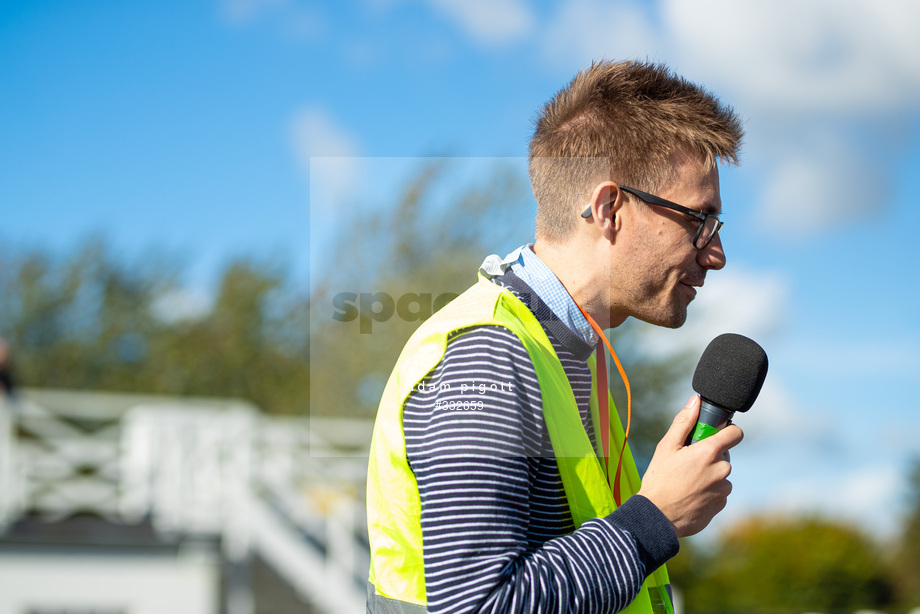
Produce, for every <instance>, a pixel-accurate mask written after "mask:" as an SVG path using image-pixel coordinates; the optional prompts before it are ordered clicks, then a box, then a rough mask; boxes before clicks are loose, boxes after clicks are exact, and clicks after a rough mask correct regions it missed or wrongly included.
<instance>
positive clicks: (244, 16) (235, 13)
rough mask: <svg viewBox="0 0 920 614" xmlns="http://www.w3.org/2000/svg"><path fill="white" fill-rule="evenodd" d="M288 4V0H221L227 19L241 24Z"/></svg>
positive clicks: (222, 9) (221, 6)
mask: <svg viewBox="0 0 920 614" xmlns="http://www.w3.org/2000/svg"><path fill="white" fill-rule="evenodd" d="M287 4H288V0H221V3H220V8H221V13H222V14H223V16H224V18H225V19H227V20H228V21H230V22H231V23H237V24H241V23H247V22H250V21H252V20H254V19H256V18H258V17H260V16H261V15H263V14H265V13H267V12H270V11H273V10H275V9H278V8H281V7H283V6H285V5H287Z"/></svg>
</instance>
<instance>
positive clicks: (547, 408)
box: [367, 277, 673, 614]
mask: <svg viewBox="0 0 920 614" xmlns="http://www.w3.org/2000/svg"><path fill="white" fill-rule="evenodd" d="M484 325H491V326H503V327H505V328H507V329H509V330H510V331H511V332H513V333H514V334H515V335H516V336H517V337H518V339H520V340H521V342H522V343H523V345H524V347H525V349H526V350H527V353H528V355H529V356H530V358H531V360H532V361H533V365H534V368H535V370H536V372H537V379H538V380H539V384H540V392H541V396H542V401H543V416H544V419H545V420H546V426H547V431H548V432H549V435H550V441H551V442H552V445H553V451H554V453H555V456H556V462H557V464H558V466H559V474H560V476H561V478H562V484H563V487H564V490H565V494H566V499H567V502H568V505H569V509H570V511H571V515H572V521H573V523H574V525H575V527H576V528H578V527H580V526H581V525H582V524H583V523H584V522H586V521H588V520H590V519H593V518H601V517H604V516H607V515H608V514H610V513H611V512H613V511H614V510H615V509H616V503H615V502H614V500H613V494H612V493H611V491H610V487H609V486H608V484H607V472H608V471H611V470H613V471H615V470H616V462H617V455H616V454H613V453H612V452H613V451H617V452H618V451H619V450H620V449H621V448H622V447H623V445H624V441H623V426H622V424H621V423H620V420H619V418H618V416H617V415H616V411H615V409H614V405H613V400H612V399H611V400H610V403H609V407H610V408H611V420H610V442H611V454H610V458H611V463H612V468H611V467H607V468H604V467H603V466H602V463H601V462H600V461H599V460H598V456H599V455H598V451H597V450H596V449H595V448H594V447H592V444H591V441H590V439H589V438H588V434H587V433H586V432H585V428H584V425H583V424H582V421H581V416H580V415H579V412H578V405H577V403H576V401H575V395H574V393H573V392H572V387H571V385H570V384H569V381H568V378H567V377H566V375H565V371H563V369H562V364H561V363H560V362H559V359H558V357H557V356H556V352H555V351H554V350H553V347H552V344H551V343H550V340H549V338H548V337H547V336H546V332H545V331H544V330H543V327H542V326H541V325H540V323H539V322H538V321H537V319H536V318H535V317H534V315H533V313H532V312H531V311H530V310H529V309H528V308H527V306H526V305H524V304H523V303H522V302H521V301H520V300H518V299H517V297H515V296H514V295H513V294H512V293H511V292H510V291H508V290H506V289H504V288H502V287H500V286H498V285H496V284H494V283H492V282H491V281H489V280H487V279H485V278H484V277H480V279H479V281H478V283H477V284H476V285H474V286H473V287H472V288H470V289H469V290H467V291H466V292H464V293H463V294H462V295H460V296H459V297H458V298H456V299H455V300H454V301H452V302H451V303H450V304H449V305H447V306H446V307H445V308H443V309H441V310H440V311H438V312H437V313H436V314H434V315H433V316H432V317H431V318H429V319H428V320H426V321H425V322H424V323H423V324H422V326H420V327H419V329H418V330H417V331H416V332H415V334H413V335H412V338H410V339H409V342H408V343H407V344H406V346H405V348H403V351H402V353H401V354H400V357H399V360H398V361H397V362H396V367H395V368H394V369H393V373H392V374H391V375H390V379H389V381H388V382H387V385H386V388H385V390H384V393H383V397H382V399H381V401H380V407H379V408H378V411H377V421H376V424H375V425H374V435H373V439H372V441H371V450H370V460H369V464H368V475H367V519H368V537H369V540H370V545H371V568H370V574H369V594H368V612H369V613H370V612H374V613H378V614H379V613H386V614H390V613H391V612H392V613H395V612H405V613H406V614H417V613H420V612H424V611H425V605H426V603H427V602H426V597H425V564H424V557H423V552H422V528H421V502H420V499H419V493H418V483H417V482H416V480H415V475H414V474H413V473H412V470H411V469H410V468H409V463H408V460H407V458H406V442H405V435H404V433H403V426H402V415H403V409H404V407H405V403H406V400H407V399H408V397H409V395H410V394H411V393H412V391H413V390H414V389H415V387H416V386H417V385H418V384H419V383H420V382H421V381H422V380H423V379H424V378H425V377H426V376H427V375H428V374H429V373H430V372H431V371H432V370H433V369H434V368H435V367H436V366H437V365H438V364H439V363H440V361H441V359H442V358H443V357H444V353H445V351H446V349H447V340H448V339H449V338H450V337H451V334H452V333H457V332H458V331H462V330H463V329H467V328H470V327H473V326H484ZM588 364H589V366H590V368H591V372H592V393H591V401H590V408H591V412H592V419H593V420H594V424H599V422H598V406H597V390H596V377H593V375H594V369H595V362H594V357H593V356H592V357H591V359H590V360H589V361H588ZM608 394H609V393H608ZM597 439H600V438H599V437H598V438H597ZM622 471H623V474H622V475H621V477H620V483H621V489H622V494H623V500H625V499H627V498H628V497H629V496H631V495H633V494H634V493H636V492H637V491H638V490H639V474H638V471H637V470H636V465H635V462H634V460H633V457H632V453H631V452H630V450H629V448H628V447H627V449H626V452H625V454H624V456H623V469H622ZM667 585H668V575H667V570H666V569H665V567H664V566H662V567H660V568H659V569H657V570H656V571H654V572H653V573H652V574H651V575H650V576H649V577H648V578H647V579H646V581H645V583H644V584H643V586H642V588H641V589H640V591H639V594H638V595H637V596H636V598H635V599H634V600H633V601H632V602H631V603H630V604H629V606H627V607H626V609H624V610H622V611H623V612H626V613H628V614H640V613H641V614H653V613H657V612H668V613H673V610H672V609H671V603H670V599H669V598H668V596H667V593H666V588H667ZM400 606H405V609H399V608H400ZM419 608H421V609H419Z"/></svg>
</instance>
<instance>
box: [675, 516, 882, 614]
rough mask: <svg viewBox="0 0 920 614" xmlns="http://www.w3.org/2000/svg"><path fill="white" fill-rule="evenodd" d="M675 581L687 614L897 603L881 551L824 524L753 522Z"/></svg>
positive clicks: (692, 560)
mask: <svg viewBox="0 0 920 614" xmlns="http://www.w3.org/2000/svg"><path fill="white" fill-rule="evenodd" d="M672 581H674V583H675V584H676V585H678V586H680V587H681V588H682V589H683V590H684V595H685V602H686V610H687V611H688V612H726V613H727V612H803V611H818V612H852V611H855V610H858V609H864V608H883V607H885V606H888V605H890V604H891V603H892V601H893V588H892V585H891V581H890V579H889V574H888V568H887V566H886V565H885V563H884V561H883V560H882V558H881V557H880V555H879V553H878V551H877V549H876V546H875V545H874V544H873V543H872V542H871V541H870V540H869V539H868V538H867V537H866V536H864V535H863V534H862V533H860V532H859V531H858V530H856V529H855V528H853V527H850V526H847V525H845V524H841V523H837V522H833V521H829V520H823V519H819V518H789V519H768V518H757V517H755V518H751V519H748V520H746V521H744V522H742V523H740V524H738V525H737V526H735V527H734V528H733V529H732V530H730V531H729V532H727V533H726V534H725V535H724V536H723V537H722V539H721V540H720V543H719V544H718V546H717V547H716V548H715V549H714V550H713V552H712V553H711V554H699V553H694V552H691V553H689V557H687V558H686V559H684V560H683V561H681V563H680V564H679V565H675V566H674V569H673V573H672Z"/></svg>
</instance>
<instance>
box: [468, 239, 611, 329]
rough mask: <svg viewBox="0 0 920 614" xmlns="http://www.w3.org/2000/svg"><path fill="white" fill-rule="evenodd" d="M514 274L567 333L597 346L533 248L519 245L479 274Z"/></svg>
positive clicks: (578, 312) (565, 292) (487, 263)
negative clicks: (563, 326)
mask: <svg viewBox="0 0 920 614" xmlns="http://www.w3.org/2000/svg"><path fill="white" fill-rule="evenodd" d="M509 267H510V268H511V270H512V271H514V274H515V275H517V276H518V277H519V278H520V279H521V281H523V282H524V283H525V284H527V285H528V286H530V288H531V289H532V290H533V291H534V292H536V294H537V296H539V297H540V300H542V301H543V302H544V303H546V306H547V307H549V308H550V310H552V312H553V313H554V314H556V317H557V318H559V319H560V320H561V321H562V322H564V323H565V325H566V326H568V327H569V329H570V330H572V331H573V332H575V334H577V335H578V336H579V337H580V338H581V339H582V340H583V341H584V342H585V343H588V344H589V345H595V344H597V333H595V332H594V329H592V328H591V325H590V324H588V320H587V319H585V316H584V315H583V314H582V313H581V310H580V309H578V305H576V304H575V301H574V299H572V296H571V295H570V294H569V292H568V290H566V289H565V286H563V285H562V282H561V281H559V278H558V277H556V274H555V273H553V272H552V271H551V270H550V268H549V267H548V266H546V264H545V263H544V262H543V261H542V260H540V257H539V256H537V255H536V254H535V253H534V252H533V244H532V243H531V244H528V245H522V246H521V247H519V248H517V249H516V250H514V251H513V252H511V253H510V254H508V255H507V256H505V257H504V258H499V257H498V256H495V255H492V256H489V257H488V258H486V259H485V262H483V263H482V266H481V267H480V268H479V271H480V272H481V273H482V274H483V275H485V276H486V277H488V278H490V279H491V278H492V277H496V276H498V275H501V274H502V273H504V272H505V271H507V270H508V268H509Z"/></svg>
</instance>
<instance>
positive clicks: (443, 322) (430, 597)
mask: <svg viewBox="0 0 920 614" xmlns="http://www.w3.org/2000/svg"><path fill="white" fill-rule="evenodd" d="M741 138H742V130H741V126H740V122H739V120H738V118H737V117H736V115H735V114H734V112H733V111H732V110H731V109H730V108H728V107H726V106H725V105H723V104H721V103H720V102H719V101H718V100H716V99H715V98H714V97H713V96H712V95H711V94H709V93H708V92H707V91H705V90H704V89H702V88H701V87H699V86H697V85H695V84H692V83H689V82H687V81H686V80H684V79H682V78H681V77H678V76H676V75H674V74H673V73H672V72H671V71H669V70H668V69H667V68H666V67H664V66H661V65H655V64H651V63H642V62H616V63H615V62H607V61H603V62H598V63H595V64H593V65H592V66H591V67H590V68H587V69H586V70H583V71H581V72H580V73H578V75H576V76H575V78H574V79H573V80H572V81H571V83H569V84H568V85H567V86H566V87H564V88H563V89H562V90H560V91H559V92H558V93H557V94H556V95H555V96H554V97H553V98H552V99H551V100H550V101H549V102H548V103H547V104H546V105H545V107H544V108H543V109H542V112H541V114H540V116H539V118H538V119H537V121H536V130H535V132H534V136H533V139H532V140H531V142H530V179H531V184H532V187H533V193H534V196H535V198H536V202H537V216H536V240H535V242H534V243H533V244H530V245H525V246H522V247H521V248H519V249H517V250H515V251H514V252H513V253H512V254H510V255H509V256H507V257H506V258H504V259H502V258H499V257H496V256H492V257H490V258H488V259H486V261H485V262H484V263H483V266H482V268H481V269H480V272H479V281H478V283H476V284H475V285H474V286H473V287H472V288H471V289H469V290H468V291H467V292H465V293H464V294H462V295H461V296H460V297H459V298H457V299H456V300H454V301H453V302H452V303H450V304H449V305H447V306H446V307H445V308H444V309H442V310H441V311H439V312H437V313H436V314H435V315H434V316H432V317H431V318H430V319H429V320H427V321H426V322H425V323H424V324H423V325H422V326H421V327H420V328H419V329H418V331H416V333H415V334H414V335H413V337H412V338H411V339H410V340H409V342H408V343H407V345H406V347H405V349H404V350H403V352H402V355H401V356H400V358H399V361H398V362H397V364H396V366H395V368H394V370H393V374H392V375H391V377H390V380H389V382H388V384H387V386H386V390H385V392H384V394H383V398H382V400H381V402H380V407H379V411H378V415H377V422H376V426H375V430H374V437H373V443H372V446H371V453H370V466H369V471H368V496H367V512H368V530H369V537H370V548H371V558H372V561H371V571H370V586H369V594H368V611H369V612H375V613H377V614H383V613H392V612H406V613H410V612H411V613H419V612H426V611H428V612H451V613H466V612H495V613H498V612H592V613H593V612H618V611H626V612H630V613H643V614H649V613H652V612H673V606H672V604H671V597H670V586H669V580H668V576H667V571H666V569H665V567H664V564H665V562H666V561H667V560H669V559H670V558H671V557H673V556H674V555H675V554H676V553H677V551H678V548H679V545H678V541H677V540H678V537H683V536H687V535H693V534H695V533H698V532H699V531H701V530H702V529H703V528H705V527H706V526H707V525H708V524H709V522H710V521H711V520H712V518H713V517H714V516H715V515H716V514H717V513H718V512H719V511H721V510H722V509H723V508H724V506H725V504H726V500H727V497H728V495H729V492H730V491H731V484H730V482H729V481H728V480H727V478H728V475H729V472H730V470H731V465H730V464H729V460H728V451H729V449H730V448H732V447H734V446H735V445H737V444H738V443H739V442H740V441H741V438H742V433H741V430H740V429H738V427H737V426H729V427H728V428H726V429H724V430H722V431H720V432H719V433H717V434H715V435H713V436H712V437H710V438H709V439H705V440H703V441H701V442H700V443H696V444H694V445H693V446H685V445H684V442H685V440H686V439H687V437H688V435H689V434H690V432H691V430H692V429H693V427H694V426H695V424H696V419H697V415H698V412H699V399H698V397H696V396H694V397H693V398H692V399H691V400H690V401H689V402H688V403H687V405H686V406H685V407H684V408H683V409H682V410H681V411H680V412H679V413H678V414H677V416H676V418H675V419H674V422H673V424H672V425H671V428H670V429H669V431H668V432H667V433H666V434H665V436H664V438H663V439H662V440H661V442H660V444H659V445H658V447H657V449H656V451H655V454H654V456H653V458H652V460H651V463H650V465H649V468H648V471H647V472H646V474H645V476H644V479H643V480H642V482H641V485H640V483H639V479H638V475H637V471H636V467H635V464H634V462H633V460H632V456H631V454H630V453H629V452H628V451H627V452H626V453H625V454H624V455H623V457H622V466H619V465H620V459H621V456H620V453H621V450H622V449H623V448H624V445H625V443H624V434H623V428H622V426H621V425H620V422H619V419H618V418H617V417H616V416H617V414H616V412H615V411H614V409H613V407H612V402H611V401H610V398H609V395H608V393H607V391H606V390H605V389H604V386H606V382H605V369H603V368H596V367H595V358H594V354H595V350H596V348H598V347H599V344H598V340H599V338H600V334H601V329H604V328H612V327H616V326H619V325H620V324H622V323H623V322H624V321H625V320H626V319H627V318H630V317H633V318H638V319H640V320H642V321H645V322H649V323H651V324H655V325H658V326H663V327H668V328H677V327H679V326H681V325H683V324H684V321H685V319H686V317H687V308H688V305H689V303H690V302H691V301H692V300H693V298H694V297H695V296H696V294H697V292H698V290H699V288H700V287H701V286H702V285H703V281H704V279H705V277H706V274H707V273H708V272H709V271H717V270H719V269H721V268H722V267H723V266H724V265H725V253H724V251H723V248H722V242H721V240H720V238H719V230H720V229H721V226H722V223H721V221H720V220H719V214H720V213H721V211H722V202H721V198H720V194H719V174H718V164H719V162H720V161H729V162H736V161H737V156H738V150H739V147H740V142H741ZM600 356H601V353H600V352H597V361H598V362H599V361H600ZM596 375H597V376H596ZM601 375H604V377H600V376H601ZM598 380H601V382H603V383H601V384H600V385H599V383H598ZM598 389H601V394H600V395H598V394H597V391H598ZM599 407H600V409H599ZM605 408H606V409H607V412H609V413H607V412H605ZM608 417H609V419H610V421H611V425H610V428H609V430H608V432H609V443H608V444H607V445H608V446H609V449H605V447H604V445H605V442H606V440H607V439H608V437H605V436H602V430H606V429H602V426H601V425H603V424H605V420H607V419H608Z"/></svg>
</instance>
